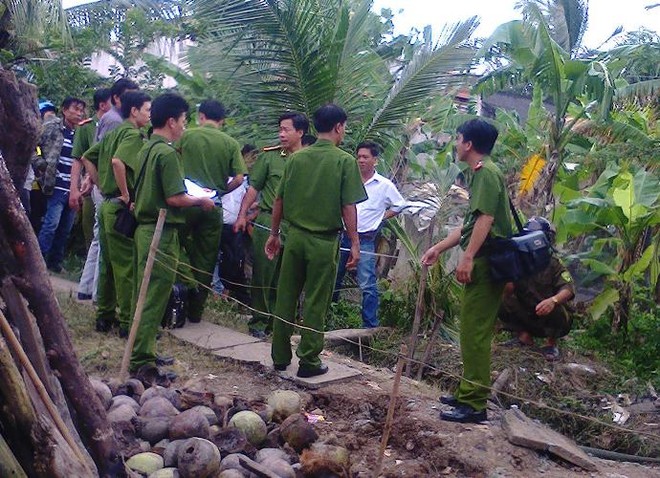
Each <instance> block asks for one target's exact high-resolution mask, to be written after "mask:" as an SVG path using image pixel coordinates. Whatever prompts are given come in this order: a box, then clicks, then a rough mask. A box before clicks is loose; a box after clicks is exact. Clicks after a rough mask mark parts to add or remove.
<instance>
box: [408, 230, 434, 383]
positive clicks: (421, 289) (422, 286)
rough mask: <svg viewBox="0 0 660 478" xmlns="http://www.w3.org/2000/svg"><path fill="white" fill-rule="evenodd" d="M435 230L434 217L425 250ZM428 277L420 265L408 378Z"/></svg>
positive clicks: (410, 372) (423, 265)
mask: <svg viewBox="0 0 660 478" xmlns="http://www.w3.org/2000/svg"><path fill="white" fill-rule="evenodd" d="M434 229H435V217H433V219H431V224H430V225H429V236H428V239H429V240H428V244H427V247H426V249H428V248H429V247H431V244H432V243H433V230H434ZM428 275H429V266H427V265H426V264H422V268H421V270H420V272H419V286H418V288H417V303H416V304H415V318H414V319H413V327H412V333H411V334H410V350H409V351H408V354H409V355H408V363H407V364H406V376H408V377H410V376H411V375H412V362H413V360H412V359H413V358H414V357H415V348H416V347H417V335H418V334H419V326H420V324H421V322H422V316H423V315H424V309H425V304H424V294H425V293H426V281H427V280H428Z"/></svg>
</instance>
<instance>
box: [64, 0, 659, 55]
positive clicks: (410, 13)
mask: <svg viewBox="0 0 660 478" xmlns="http://www.w3.org/2000/svg"><path fill="white" fill-rule="evenodd" d="M89 1H90V0H62V4H63V5H64V8H68V7H71V6H74V5H80V4H81V3H89ZM515 3H516V0H374V7H373V9H374V11H376V12H380V9H381V8H391V9H392V11H393V12H394V14H395V15H394V28H395V33H397V34H398V33H404V34H405V33H409V32H410V30H411V29H413V28H416V29H418V30H420V31H421V30H422V29H423V28H424V27H425V26H426V25H429V24H430V25H431V26H432V27H433V32H434V37H437V35H438V34H439V32H440V30H441V29H442V27H443V25H445V24H447V23H450V24H451V23H455V22H457V21H461V20H465V19H467V18H469V17H471V16H472V15H478V16H479V17H480V19H481V24H480V26H479V29H478V30H477V32H476V35H477V36H481V37H488V36H489V35H490V34H491V33H493V30H495V28H496V27H497V26H498V25H501V24H502V23H506V22H508V21H511V20H517V19H520V18H521V15H520V12H519V11H516V10H514V8H513V6H514V5H515ZM655 3H659V2H658V0H626V1H625V2H616V1H614V0H591V1H590V2H589V24H588V28H587V32H586V34H585V36H584V40H583V44H584V45H585V46H587V47H590V48H596V47H598V46H599V45H600V44H601V43H602V42H603V41H605V40H606V39H607V38H608V37H609V36H610V34H611V33H612V32H613V31H614V30H615V29H616V27H617V26H618V25H623V27H624V28H625V30H626V31H634V30H637V29H638V28H639V27H641V26H645V27H646V28H648V29H649V30H653V31H660V7H658V8H655V9H653V10H645V9H644V7H645V6H646V5H650V4H655Z"/></svg>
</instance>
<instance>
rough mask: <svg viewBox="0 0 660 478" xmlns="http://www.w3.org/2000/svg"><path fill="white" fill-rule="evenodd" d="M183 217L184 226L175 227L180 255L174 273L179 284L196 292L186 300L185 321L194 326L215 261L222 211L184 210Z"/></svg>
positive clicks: (200, 311) (194, 208)
mask: <svg viewBox="0 0 660 478" xmlns="http://www.w3.org/2000/svg"><path fill="white" fill-rule="evenodd" d="M184 215H185V217H186V224H185V225H182V226H180V227H179V231H180V234H181V235H180V239H181V246H182V249H183V254H182V256H181V258H180V259H181V262H180V263H179V269H178V270H179V275H180V276H181V281H182V282H183V283H184V284H186V286H187V287H188V288H190V289H194V288H196V289H197V292H196V293H195V294H191V295H189V296H188V317H189V318H190V319H191V320H192V321H196V322H197V321H199V320H201V318H202V312H204V303H205V302H206V298H207V297H208V295H209V288H210V287H211V281H212V279H213V270H214V269H215V264H216V262H217V261H218V251H219V250H220V238H221V236H222V208H221V207H219V206H216V207H215V208H214V209H213V210H212V211H203V210H202V209H200V208H198V207H191V208H186V209H184ZM188 264H189V265H190V266H191V267H189V266H188Z"/></svg>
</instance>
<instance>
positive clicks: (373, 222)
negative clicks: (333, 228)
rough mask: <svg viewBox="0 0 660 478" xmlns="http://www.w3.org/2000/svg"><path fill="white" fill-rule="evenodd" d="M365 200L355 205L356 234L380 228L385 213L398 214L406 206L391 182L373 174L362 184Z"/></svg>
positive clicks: (376, 173)
mask: <svg viewBox="0 0 660 478" xmlns="http://www.w3.org/2000/svg"><path fill="white" fill-rule="evenodd" d="M364 189H365V190H366V191H367V196H368V197H367V200H366V201H362V202H361V203H358V204H357V229H358V232H371V231H375V230H376V229H378V227H380V223H381V222H383V216H384V215H385V211H387V210H392V211H394V212H397V213H398V212H400V211H401V210H402V209H403V207H404V206H405V204H406V200H405V199H403V197H402V196H401V194H400V193H399V191H398V190H397V188H396V186H395V185H394V183H392V181H390V180H389V179H387V178H386V177H384V176H381V175H380V174H378V172H375V173H374V175H373V176H371V178H369V179H368V180H367V182H365V183H364Z"/></svg>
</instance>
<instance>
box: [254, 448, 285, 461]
mask: <svg viewBox="0 0 660 478" xmlns="http://www.w3.org/2000/svg"><path fill="white" fill-rule="evenodd" d="M275 459H277V460H284V461H286V462H287V463H291V461H290V458H289V455H287V454H286V452H285V451H284V450H282V449H280V448H262V449H261V450H259V451H258V452H257V454H256V455H255V457H254V461H256V462H257V463H263V462H264V461H266V460H275Z"/></svg>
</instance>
